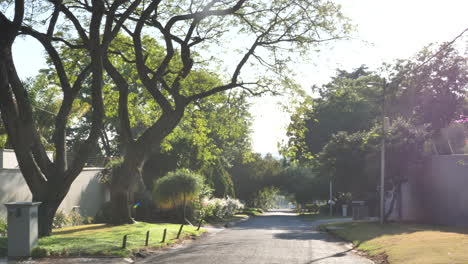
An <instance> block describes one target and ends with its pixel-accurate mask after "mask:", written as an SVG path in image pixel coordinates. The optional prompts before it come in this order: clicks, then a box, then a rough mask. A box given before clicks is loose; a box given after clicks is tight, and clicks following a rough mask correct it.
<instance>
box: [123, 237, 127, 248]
mask: <svg viewBox="0 0 468 264" xmlns="http://www.w3.org/2000/svg"><path fill="white" fill-rule="evenodd" d="M126 247H127V235H125V236H124V237H123V241H122V248H126Z"/></svg>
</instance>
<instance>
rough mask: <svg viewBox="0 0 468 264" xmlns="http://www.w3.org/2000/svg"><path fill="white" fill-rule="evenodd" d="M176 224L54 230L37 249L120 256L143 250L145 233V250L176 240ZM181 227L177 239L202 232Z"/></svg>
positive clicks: (0, 242) (0, 249) (0, 248)
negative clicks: (164, 240)
mask: <svg viewBox="0 0 468 264" xmlns="http://www.w3.org/2000/svg"><path fill="white" fill-rule="evenodd" d="M179 227H180V225H178V224H149V223H144V222H138V223H136V224H133V225H121V226H111V225H105V224H94V225H83V226H74V227H68V228H62V229H57V230H54V232H53V234H52V236H50V237H44V238H41V239H39V246H38V247H40V248H44V249H46V250H47V251H48V252H49V254H50V255H51V256H80V255H88V256H121V257H128V256H130V255H131V254H132V252H133V251H137V250H138V249H141V248H144V247H145V238H146V232H147V231H148V230H149V231H150V240H149V247H153V248H154V247H162V246H164V245H167V244H173V243H175V242H176V241H177V240H176V239H175V238H176V236H177V232H178V231H179ZM165 228H167V236H166V242H165V243H161V239H162V235H163V230H164V229H165ZM196 228H197V227H191V226H184V228H183V232H182V234H181V238H185V237H188V236H197V235H200V234H201V233H203V232H204V230H200V231H196ZM124 235H128V238H127V248H126V249H122V248H121V246H122V239H123V236H124ZM6 247H7V245H6V239H3V238H2V239H0V256H1V255H2V253H3V255H5V254H6Z"/></svg>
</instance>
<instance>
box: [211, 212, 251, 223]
mask: <svg viewBox="0 0 468 264" xmlns="http://www.w3.org/2000/svg"><path fill="white" fill-rule="evenodd" d="M248 217H249V216H248V215H246V214H235V215H233V216H229V217H226V218H223V219H212V220H210V221H208V223H209V224H214V225H219V224H224V223H229V222H233V221H237V220H242V219H244V218H248Z"/></svg>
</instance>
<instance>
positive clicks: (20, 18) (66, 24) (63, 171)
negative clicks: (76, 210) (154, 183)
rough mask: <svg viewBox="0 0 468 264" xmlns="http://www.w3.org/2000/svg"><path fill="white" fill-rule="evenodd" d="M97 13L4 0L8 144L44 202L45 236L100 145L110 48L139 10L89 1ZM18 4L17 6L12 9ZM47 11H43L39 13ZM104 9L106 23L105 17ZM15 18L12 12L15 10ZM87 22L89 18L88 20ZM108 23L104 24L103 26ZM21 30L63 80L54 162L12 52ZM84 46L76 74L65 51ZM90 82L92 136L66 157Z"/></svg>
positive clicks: (2, 88) (1, 84) (0, 39)
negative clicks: (74, 114) (73, 116)
mask: <svg viewBox="0 0 468 264" xmlns="http://www.w3.org/2000/svg"><path fill="white" fill-rule="evenodd" d="M86 3H87V4H88V5H89V11H90V12H83V11H82V9H81V8H80V7H79V6H77V5H75V4H73V3H71V2H68V1H67V2H63V1H53V0H51V1H33V2H27V3H26V4H25V3H24V1H22V0H17V1H14V3H13V1H4V2H2V3H1V6H0V7H1V8H2V12H0V58H1V60H0V110H1V115H2V120H3V123H4V126H5V128H6V131H7V134H8V139H9V142H10V143H11V145H12V147H13V148H14V150H15V154H16V157H17V160H18V164H19V167H20V169H21V172H22V174H23V177H24V179H25V180H26V183H27V184H28V186H29V189H30V190H31V192H32V196H33V201H40V202H42V204H41V205H40V207H39V235H40V236H44V235H49V234H50V232H51V228H52V219H53V217H54V215H55V212H56V210H57V208H58V206H59V205H60V203H61V202H62V200H63V199H64V197H65V195H66V194H67V192H68V190H69V188H70V186H71V184H72V183H73V181H74V180H75V179H76V177H77V176H78V175H79V173H80V172H81V170H82V168H83V167H84V165H85V162H86V160H87V157H88V156H89V154H90V153H91V152H92V151H93V149H94V148H95V147H96V143H97V140H98V137H99V135H100V134H101V127H102V120H103V116H104V107H103V100H102V83H103V71H104V68H103V54H105V51H106V50H107V48H108V46H109V44H110V42H111V41H112V39H113V38H114V37H115V36H116V34H117V32H118V31H119V29H120V27H121V25H122V24H123V21H124V20H125V19H126V18H127V17H128V15H129V14H130V13H131V12H132V11H133V10H134V7H133V8H131V7H129V8H128V9H127V12H126V13H124V14H119V17H118V18H116V17H115V16H114V14H115V12H116V10H115V9H108V8H106V6H105V4H106V3H105V1H102V0H92V1H90V2H86ZM10 5H14V11H13V12H6V11H8V10H9V9H8V7H9V6H10ZM38 10H40V11H41V12H37V11H38ZM104 14H106V16H107V17H106V21H105V23H103V18H104ZM10 15H11V16H12V18H9V16H10ZM81 21H83V22H81ZM103 27H104V28H103ZM18 35H26V36H28V37H30V38H33V39H35V40H37V41H38V42H39V43H40V44H41V45H42V46H43V48H44V50H45V51H46V54H47V56H48V57H49V59H50V61H51V64H52V65H53V66H54V70H55V71H56V73H57V76H58V80H59V82H58V84H57V86H58V87H59V88H60V90H61V93H62V100H61V102H60V107H59V108H58V112H57V113H56V116H55V117H54V128H53V139H52V140H53V149H54V150H55V155H54V160H51V159H50V158H49V157H48V155H47V154H46V151H45V150H46V148H45V146H44V143H43V141H42V140H41V135H40V131H39V130H38V128H37V124H36V122H35V120H34V116H35V114H34V113H35V110H34V108H33V105H32V103H33V101H32V100H31V97H30V95H29V92H30V91H28V89H26V87H25V86H24V84H23V83H22V82H21V81H20V78H19V76H18V73H17V71H16V68H15V64H14V61H13V56H12V45H13V44H14V41H15V39H16V38H17V36H18ZM60 47H64V48H67V49H82V50H84V51H85V54H86V56H87V57H88V58H89V59H87V60H79V61H75V63H76V64H84V65H83V66H82V67H80V69H81V70H80V71H79V72H76V73H69V72H68V71H67V70H68V69H67V68H66V66H65V63H64V60H65V59H66V58H63V57H62V56H60V53H59V49H60ZM87 80H88V81H89V83H90V89H89V91H88V93H87V96H88V97H90V98H91V99H90V102H91V107H92V114H91V122H90V125H89V127H88V132H87V136H86V137H85V138H84V140H83V141H82V142H81V143H80V144H79V147H78V148H77V150H76V155H75V158H74V159H73V161H72V162H71V163H68V162H67V151H68V149H67V146H66V128H67V124H69V118H70V112H71V110H72V108H73V102H74V101H75V99H76V98H77V96H78V95H79V94H80V93H82V87H83V83H84V82H86V81H87Z"/></svg>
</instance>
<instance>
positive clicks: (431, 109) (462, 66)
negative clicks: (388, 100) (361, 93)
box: [391, 43, 468, 136]
mask: <svg viewBox="0 0 468 264" xmlns="http://www.w3.org/2000/svg"><path fill="white" fill-rule="evenodd" d="M443 45H445V43H444V44H441V45H440V46H437V45H429V46H427V47H425V48H424V49H422V50H421V51H420V52H419V53H418V54H416V56H414V58H411V59H409V60H403V61H400V62H399V63H397V64H396V65H395V66H394V69H393V70H394V72H395V73H394V76H393V77H394V78H392V79H391V84H393V85H394V86H397V87H396V88H397V92H396V95H395V97H396V98H395V99H394V100H392V105H391V111H392V112H393V115H394V116H402V117H404V118H406V119H412V120H413V123H414V124H415V125H424V124H428V125H429V127H428V129H430V130H431V132H435V135H436V136H438V134H439V133H440V130H441V129H442V128H444V127H447V126H448V125H449V124H450V122H451V121H453V120H454V119H456V118H458V116H459V115H460V114H463V104H464V103H465V100H466V94H465V93H466V92H467V90H466V86H467V84H468V60H467V59H466V56H464V55H462V54H460V53H459V52H458V51H457V49H455V48H454V47H453V46H450V45H449V46H445V47H444V49H443V50H444V51H443V52H440V53H438V54H437V55H436V56H435V57H433V54H436V52H437V51H438V50H439V49H441V48H442V46H443ZM429 58H432V59H431V60H429V61H427V62H426V63H424V64H422V66H420V65H421V63H422V62H425V61H426V60H428V59H429Z"/></svg>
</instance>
